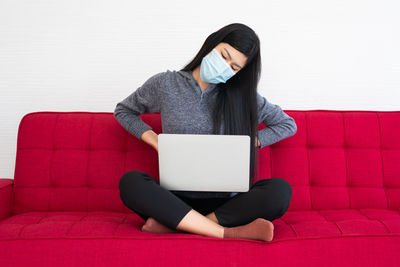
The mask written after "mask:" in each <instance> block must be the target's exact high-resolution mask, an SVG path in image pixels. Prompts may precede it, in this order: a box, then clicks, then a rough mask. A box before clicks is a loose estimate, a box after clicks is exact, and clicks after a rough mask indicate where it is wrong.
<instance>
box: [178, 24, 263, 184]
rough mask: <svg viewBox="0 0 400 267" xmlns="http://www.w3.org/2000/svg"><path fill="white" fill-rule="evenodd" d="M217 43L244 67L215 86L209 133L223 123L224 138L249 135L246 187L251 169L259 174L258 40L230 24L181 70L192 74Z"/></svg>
mask: <svg viewBox="0 0 400 267" xmlns="http://www.w3.org/2000/svg"><path fill="white" fill-rule="evenodd" d="M220 42H225V43H228V44H230V45H231V46H232V47H234V48H235V49H237V50H239V51H240V52H242V53H243V54H244V55H245V56H246V57H247V61H246V65H245V66H244V67H243V68H242V69H240V70H239V71H238V72H237V73H236V74H235V75H233V76H232V77H231V78H230V79H229V80H227V82H226V83H219V84H217V86H216V88H215V89H216V90H217V91H218V92H217V99H216V105H215V109H214V110H213V114H212V118H213V129H214V130H213V133H214V134H218V132H219V129H220V127H221V125H222V123H223V125H224V132H223V134H224V135H248V136H250V186H251V185H252V184H253V182H254V176H255V173H254V171H255V166H256V167H257V174H258V173H259V162H258V161H259V160H258V147H255V137H256V135H257V130H258V107H257V85H258V82H259V79H260V74H261V55H260V40H259V38H258V36H257V34H256V33H255V32H254V31H253V30H252V29H251V28H250V27H248V26H246V25H244V24H241V23H232V24H229V25H227V26H224V27H223V28H221V29H219V30H218V31H216V32H213V33H212V34H210V35H209V36H208V37H207V39H206V40H205V42H204V43H203V46H202V47H201V48H200V51H199V52H198V53H197V55H196V56H195V57H194V59H193V60H192V61H191V62H190V63H189V64H187V65H186V66H185V67H184V68H183V69H181V70H182V71H189V70H191V71H193V70H194V69H195V68H196V67H197V66H199V65H200V64H201V61H202V59H203V57H204V56H206V55H207V54H208V53H209V52H210V51H211V50H212V49H213V48H214V47H215V46H217V45H218V44H219V43H220Z"/></svg>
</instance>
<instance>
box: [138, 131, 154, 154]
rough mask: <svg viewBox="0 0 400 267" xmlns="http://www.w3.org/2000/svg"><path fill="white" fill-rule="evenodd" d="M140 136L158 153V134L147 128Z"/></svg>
mask: <svg viewBox="0 0 400 267" xmlns="http://www.w3.org/2000/svg"><path fill="white" fill-rule="evenodd" d="M141 138H142V140H143V141H144V142H145V143H147V144H148V145H150V146H152V147H153V148H154V149H155V150H157V153H158V134H156V133H155V132H154V131H153V130H148V131H146V132H144V133H143V134H142V136H141Z"/></svg>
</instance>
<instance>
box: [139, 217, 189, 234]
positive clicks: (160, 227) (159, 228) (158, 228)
mask: <svg viewBox="0 0 400 267" xmlns="http://www.w3.org/2000/svg"><path fill="white" fill-rule="evenodd" d="M142 231H143V232H149V233H182V231H180V230H177V229H171V228H169V227H167V226H165V225H164V224H162V223H160V222H159V221H157V220H156V219H154V218H152V217H149V218H148V219H147V220H146V223H145V224H143V226H142Z"/></svg>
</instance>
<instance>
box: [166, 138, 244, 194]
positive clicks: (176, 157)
mask: <svg viewBox="0 0 400 267" xmlns="http://www.w3.org/2000/svg"><path fill="white" fill-rule="evenodd" d="M158 161H159V171H160V186H162V187H164V188H166V189H168V190H176V191H182V190H183V191H217V192H247V191H249V185H250V184H249V177H250V136H248V135H214V134H165V133H161V134H159V135H158Z"/></svg>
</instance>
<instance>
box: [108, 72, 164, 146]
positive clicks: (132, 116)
mask: <svg viewBox="0 0 400 267" xmlns="http://www.w3.org/2000/svg"><path fill="white" fill-rule="evenodd" d="M166 74H167V72H160V73H157V74H155V75H153V76H151V77H150V78H148V79H147V80H146V81H145V82H144V83H143V85H142V86H140V87H139V88H137V89H136V91H134V92H133V93H131V94H130V95H129V96H127V97H126V98H125V99H123V100H122V101H121V102H119V103H117V105H116V107H115V110H114V117H115V118H116V119H117V121H118V122H119V123H120V124H121V126H122V127H123V128H125V129H126V130H127V131H128V132H129V133H131V134H132V135H134V136H136V137H137V138H138V139H140V140H141V136H142V134H143V133H144V132H145V131H148V130H151V129H153V128H152V127H151V126H150V125H148V124H146V123H145V122H143V120H142V119H141V118H140V117H139V115H140V114H143V113H155V112H160V101H161V99H160V90H161V88H162V86H163V85H164V81H165V75H166Z"/></svg>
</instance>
